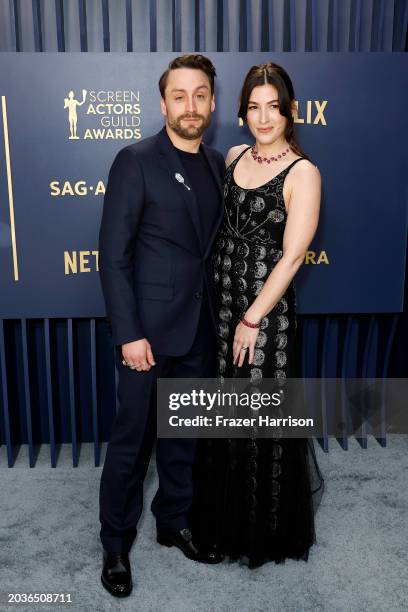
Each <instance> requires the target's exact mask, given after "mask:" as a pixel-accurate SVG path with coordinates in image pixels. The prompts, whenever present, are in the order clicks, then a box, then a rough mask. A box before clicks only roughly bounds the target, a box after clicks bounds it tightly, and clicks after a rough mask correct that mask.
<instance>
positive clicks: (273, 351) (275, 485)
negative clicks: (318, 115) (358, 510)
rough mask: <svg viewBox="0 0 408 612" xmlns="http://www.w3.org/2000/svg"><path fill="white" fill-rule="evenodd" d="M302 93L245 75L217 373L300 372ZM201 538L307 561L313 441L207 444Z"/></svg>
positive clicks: (319, 485) (262, 555) (313, 204)
mask: <svg viewBox="0 0 408 612" xmlns="http://www.w3.org/2000/svg"><path fill="white" fill-rule="evenodd" d="M294 112H295V106H294V90H293V86H292V83H291V80H290V78H289V76H288V74H287V73H286V71H285V70H284V69H283V68H282V67H280V66H278V65H276V64H272V63H268V64H262V65H260V66H254V67H252V68H251V70H250V71H249V72H248V74H247V76H246V78H245V81H244V84H243V87H242V91H241V96H240V108H239V113H238V116H239V117H240V118H241V119H242V120H243V122H245V123H247V125H248V127H249V129H250V131H251V133H252V134H253V136H254V138H255V143H254V145H253V146H249V145H240V146H237V147H233V148H232V149H231V150H230V151H229V152H228V155H227V159H226V166H227V170H226V176H225V184H224V195H225V211H224V220H223V223H222V225H221V228H220V231H219V235H218V239H217V243H216V248H215V253H214V265H215V282H216V285H217V288H218V296H219V303H218V311H219V353H218V376H219V377H220V379H221V380H222V379H223V378H234V377H240V378H248V380H249V382H250V383H251V385H259V384H261V383H262V381H263V380H264V379H267V378H269V379H270V378H278V379H284V378H295V377H299V376H300V373H299V367H298V354H297V348H296V346H297V345H296V296H295V287H294V284H293V278H294V276H295V274H296V272H297V270H298V268H299V267H300V265H301V264H302V262H303V260H304V256H305V252H306V250H307V248H308V246H309V244H310V242H311V240H312V238H313V236H314V233H315V231H316V228H317V223H318V216H319V206H320V184H321V181H320V173H319V170H318V169H317V167H316V166H315V165H314V164H313V163H312V162H311V161H310V160H309V158H308V157H307V155H306V154H305V153H304V152H303V151H302V150H301V148H300V147H299V145H297V144H296V141H295V138H294V133H293V132H294V129H293V124H294V121H293V113H294ZM194 478H195V494H194V495H195V496H194V501H193V507H192V517H191V518H192V526H193V534H194V539H195V540H196V541H197V543H200V545H201V546H206V545H207V546H209V545H216V546H217V547H218V548H219V549H220V550H221V552H223V553H224V554H225V555H227V556H228V557H229V559H230V560H239V561H240V562H241V563H245V564H247V565H248V566H249V567H251V568H253V567H257V566H259V565H262V564H263V563H264V562H265V561H269V560H274V561H275V562H276V563H280V562H283V561H284V560H285V558H294V559H304V560H305V561H307V559H308V554H309V549H310V547H311V546H312V545H313V543H315V542H316V535H315V528H314V516H315V513H316V510H317V507H318V505H319V503H320V500H321V496H322V492H323V488H324V481H323V478H322V475H321V472H320V469H319V467H318V464H317V461H316V456H315V451H314V446H313V441H312V439H303V438H302V439H299V438H283V437H281V438H279V437H277V438H272V439H271V438H269V439H267V438H262V439H261V438H257V437H256V436H255V437H252V438H246V439H243V438H241V439H218V440H201V441H200V443H199V444H198V452H197V462H196V466H195V476H194Z"/></svg>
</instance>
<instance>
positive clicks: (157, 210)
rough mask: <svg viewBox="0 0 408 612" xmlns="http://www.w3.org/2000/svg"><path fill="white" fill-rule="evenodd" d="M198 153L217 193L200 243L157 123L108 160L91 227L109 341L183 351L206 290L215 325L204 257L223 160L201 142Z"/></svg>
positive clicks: (193, 203)
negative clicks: (95, 232)
mask: <svg viewBox="0 0 408 612" xmlns="http://www.w3.org/2000/svg"><path fill="white" fill-rule="evenodd" d="M201 150H202V152H203V154H204V156H205V157H206V159H207V161H208V164H209V167H210V168H211V171H212V174H213V176H214V179H215V182H216V185H217V188H218V189H217V190H218V194H219V201H218V203H217V215H216V218H215V219H214V220H213V223H212V227H211V232H210V240H209V241H208V242H207V244H203V239H202V232H201V227H200V216H199V211H198V203H197V199H196V197H195V196H194V193H193V190H192V189H190V190H189V189H187V187H186V186H185V185H186V184H187V185H188V179H187V175H186V172H185V169H184V168H183V165H182V162H181V161H180V159H179V156H178V155H177V151H176V150H175V148H174V147H173V145H172V143H171V141H170V139H169V137H168V135H167V132H166V130H165V128H163V129H162V130H161V131H160V132H159V133H158V134H156V135H155V136H152V137H150V138H146V139H144V140H143V141H141V142H138V143H135V144H131V145H129V146H127V147H124V148H123V149H121V150H120V151H119V153H118V154H117V155H116V157H115V159H114V161H113V164H112V166H111V169H110V172H109V179H108V183H107V187H106V193H105V199H104V205H103V215H102V222H101V227H100V232H99V272H100V278H101V284H102V291H103V294H104V298H105V304H106V313H107V318H108V322H109V323H110V328H111V333H112V337H113V342H114V344H115V345H122V344H124V343H126V342H132V341H134V340H140V339H141V338H146V339H147V340H148V341H149V342H150V344H151V345H152V350H153V354H154V353H155V352H156V353H158V354H163V355H174V356H177V355H182V354H184V353H186V352H187V351H188V350H189V348H190V347H191V345H192V343H193V340H194V336H195V332H196V329H197V324H198V319H199V314H200V306H201V302H202V299H203V293H204V291H205V290H206V289H207V294H208V296H209V302H210V307H211V312H212V315H213V323H214V327H215V328H216V321H217V318H218V317H217V316H216V314H217V313H215V311H214V304H215V288H214V280H213V269H212V257H211V255H212V248H213V244H214V239H215V236H216V233H217V230H218V228H219V225H220V223H221V220H222V216H223V197H222V182H223V178H224V172H225V164H224V159H223V157H222V155H221V153H219V152H218V151H216V150H214V149H211V148H210V147H207V146H206V145H204V144H201ZM176 174H179V175H181V176H182V177H184V179H185V184H184V185H183V183H181V182H179V181H178V180H177V179H176V176H175V175H176ZM207 235H208V234H207ZM209 332H210V333H216V329H212V330H209Z"/></svg>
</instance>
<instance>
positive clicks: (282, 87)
mask: <svg viewBox="0 0 408 612" xmlns="http://www.w3.org/2000/svg"><path fill="white" fill-rule="evenodd" d="M259 85H273V86H274V87H276V89H277V90H278V98H279V112H280V114H281V115H283V116H284V117H286V119H287V123H286V128H285V138H286V140H287V142H288V143H289V146H290V148H291V149H292V151H293V152H294V153H296V155H300V156H301V157H305V158H306V159H308V160H309V161H311V160H310V158H309V157H308V156H307V155H306V153H305V152H304V151H303V149H302V148H301V147H300V146H299V144H298V143H297V142H296V138H295V130H294V119H293V115H292V106H293V101H294V99H295V91H294V89H293V85H292V81H291V80H290V77H289V75H288V73H287V72H286V70H285V69H284V68H282V66H279V65H278V64H273V63H272V62H268V63H267V64H259V65H258V66H252V68H251V69H250V70H249V72H248V74H247V75H246V77H245V81H244V84H243V86H242V89H241V94H240V97H239V110H238V117H239V118H240V119H242V121H243V122H244V123H246V121H247V118H246V116H247V112H248V103H249V99H250V96H251V93H252V90H253V88H254V87H258V86H259Z"/></svg>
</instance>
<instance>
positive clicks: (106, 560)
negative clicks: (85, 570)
mask: <svg viewBox="0 0 408 612" xmlns="http://www.w3.org/2000/svg"><path fill="white" fill-rule="evenodd" d="M101 581H102V584H103V586H104V587H105V589H106V590H107V591H109V593H111V595H114V596H115V597H127V596H128V595H130V593H131V591H132V587H133V584H132V572H131V569H130V563H129V556H128V554H127V553H116V552H108V551H107V550H105V549H104V550H103V570H102V574H101Z"/></svg>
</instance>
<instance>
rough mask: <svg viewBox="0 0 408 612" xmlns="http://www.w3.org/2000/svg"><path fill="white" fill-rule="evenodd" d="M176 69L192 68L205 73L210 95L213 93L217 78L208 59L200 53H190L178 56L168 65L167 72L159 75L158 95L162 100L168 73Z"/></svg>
mask: <svg viewBox="0 0 408 612" xmlns="http://www.w3.org/2000/svg"><path fill="white" fill-rule="evenodd" d="M177 68H193V69H194V70H202V71H203V72H205V74H206V75H207V76H208V80H209V81H210V88H211V94H213V93H214V80H215V77H216V76H217V73H216V72H215V68H214V64H213V63H212V61H211V60H209V59H208V57H205V55H201V54H200V53H190V54H185V55H179V56H178V57H176V58H174V60H172V61H171V62H170V63H169V66H168V68H167V70H166V71H165V72H163V74H162V75H161V77H160V80H159V89H160V95H161V97H162V98H163V99H164V92H165V90H166V85H167V78H168V76H169V72H170V71H171V70H176V69H177Z"/></svg>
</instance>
